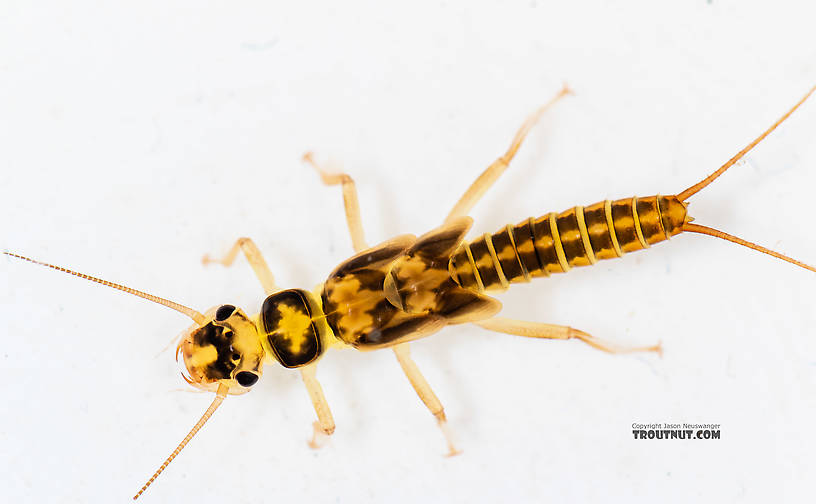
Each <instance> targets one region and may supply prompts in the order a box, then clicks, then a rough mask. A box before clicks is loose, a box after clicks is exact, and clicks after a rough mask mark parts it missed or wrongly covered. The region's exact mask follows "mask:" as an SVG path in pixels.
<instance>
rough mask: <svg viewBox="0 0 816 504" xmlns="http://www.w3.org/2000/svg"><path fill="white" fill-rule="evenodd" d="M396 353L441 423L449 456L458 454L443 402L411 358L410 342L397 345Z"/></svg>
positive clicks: (412, 381)
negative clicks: (449, 429)
mask: <svg viewBox="0 0 816 504" xmlns="http://www.w3.org/2000/svg"><path fill="white" fill-rule="evenodd" d="M394 353H395V354H396V355H397V360H398V361H399V363H400V366H402V370H403V371H404V372H405V376H407V377H408V381H410V382H411V385H412V386H413V387H414V390H415V391H416V393H417V395H418V396H419V398H420V399H422V402H423V403H425V406H427V407H428V409H429V410H430V411H431V414H432V415H433V416H435V417H436V422H437V423H438V424H439V428H440V429H442V434H443V435H444V436H445V441H447V443H448V456H452V455H458V454H459V453H460V452H459V451H458V450H457V449H456V447H455V446H454V445H453V441H452V440H451V436H450V432H448V420H447V418H445V408H443V407H442V403H441V402H439V399H438V398H437V397H436V394H434V391H433V390H432V389H431V386H430V385H428V382H427V381H426V380H425V377H424V376H422V373H421V372H420V371H419V368H418V367H417V365H416V363H415V362H414V359H412V358H411V349H410V348H409V347H408V343H402V344H399V345H397V346H395V347H394Z"/></svg>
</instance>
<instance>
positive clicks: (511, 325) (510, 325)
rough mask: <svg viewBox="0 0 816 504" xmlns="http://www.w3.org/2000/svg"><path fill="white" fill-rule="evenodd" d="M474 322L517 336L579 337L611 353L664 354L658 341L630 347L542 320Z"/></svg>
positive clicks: (494, 319) (502, 319)
mask: <svg viewBox="0 0 816 504" xmlns="http://www.w3.org/2000/svg"><path fill="white" fill-rule="evenodd" d="M474 324H476V325H478V326H481V327H484V328H485V329H488V330H490V331H496V332H500V333H505V334H514V335H516V336H525V337H528V338H546V339H562V340H566V339H572V338H578V339H579V340H581V341H583V342H584V343H586V344H588V345H590V346H592V347H595V348H597V349H598V350H603V351H604V352H609V353H632V352H657V353H658V354H659V355H663V348H662V347H661V346H660V343H659V342H658V343H657V344H656V345H651V346H642V347H630V346H623V345H618V344H616V343H612V342H609V341H604V340H602V339H600V338H596V337H595V336H592V335H590V334H587V333H585V332H584V331H579V330H578V329H573V328H572V327H567V326H561V325H553V324H542V323H540V322H527V321H524V320H513V319H508V318H504V317H493V318H490V319H487V320H482V321H481V322H474Z"/></svg>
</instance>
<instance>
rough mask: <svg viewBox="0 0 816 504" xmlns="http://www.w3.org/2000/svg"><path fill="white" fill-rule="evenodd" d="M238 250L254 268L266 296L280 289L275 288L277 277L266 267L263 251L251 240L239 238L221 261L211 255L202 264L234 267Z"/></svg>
mask: <svg viewBox="0 0 816 504" xmlns="http://www.w3.org/2000/svg"><path fill="white" fill-rule="evenodd" d="M238 250H243V252H244V256H246V259H247V261H248V262H249V265H250V266H252V269H253V271H255V276H257V277H258V280H260V281H261V285H262V286H263V289H264V291H265V292H266V294H267V295H269V294H272V293H273V292H275V291H277V290H278V288H277V287H276V286H275V277H273V276H272V272H271V271H269V266H267V265H266V261H264V258H263V255H261V251H260V250H258V247H257V246H256V245H255V242H253V241H252V240H251V239H250V238H238V241H236V242H235V245H233V246H232V249H230V251H229V252H227V255H225V256H224V257H223V258H221V259H211V258H210V256H209V255H204V257H202V258H201V262H202V263H204V264H205V265H206V264H210V263H214V262H218V263H221V264H223V265H224V266H232V263H233V261H235V257H236V256H237V255H238Z"/></svg>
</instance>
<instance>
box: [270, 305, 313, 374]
mask: <svg viewBox="0 0 816 504" xmlns="http://www.w3.org/2000/svg"><path fill="white" fill-rule="evenodd" d="M315 312H317V313H315ZM322 317H323V313H322V312H320V311H319V308H318V307H315V306H312V304H311V303H309V299H308V293H306V292H305V291H302V290H299V289H289V290H283V291H280V292H276V293H275V294H272V295H271V296H269V297H267V298H266V300H264V303H263V307H262V308H261V324H262V328H263V330H264V334H265V340H266V343H267V344H268V345H269V348H270V349H271V350H272V353H273V354H274V355H275V357H276V358H277V360H278V361H279V362H280V363H281V364H282V365H283V366H285V367H288V368H293V367H299V366H304V365H306V364H308V363H310V362H312V361H313V360H315V359H316V358H317V357H319V356H320V355H321V354H322V353H323V351H324V349H323V334H321V331H320V324H319V323H318V321H319V320H320V319H321V318H322Z"/></svg>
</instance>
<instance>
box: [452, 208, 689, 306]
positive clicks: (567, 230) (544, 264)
mask: <svg viewBox="0 0 816 504" xmlns="http://www.w3.org/2000/svg"><path fill="white" fill-rule="evenodd" d="M685 218H686V206H685V205H684V204H683V203H682V202H681V201H680V200H678V199H677V197H676V196H649V197H645V198H638V197H632V198H627V199H621V200H617V201H609V200H607V201H601V202H599V203H595V204H593V205H590V206H588V207H581V206H578V207H574V208H571V209H569V210H567V211H564V212H561V213H560V214H554V213H550V214H547V215H545V216H543V217H539V218H538V219H535V218H533V217H531V218H529V219H527V220H525V221H523V222H520V223H518V224H516V225H515V226H513V225H511V224H508V225H507V226H506V227H505V228H504V229H501V230H500V231H497V232H496V233H494V234H492V235H489V234H485V235H484V236H482V237H481V238H477V239H476V240H473V241H472V242H470V243H464V244H462V246H461V247H459V249H458V250H457V251H456V252H455V253H454V255H453V256H451V259H450V263H449V269H450V273H451V276H452V277H453V279H454V280H455V281H456V282H457V283H458V284H459V285H461V286H462V287H465V288H469V289H473V290H476V291H484V290H496V289H501V290H503V289H506V288H507V286H508V285H509V284H511V283H516V282H529V281H530V278H531V277H537V276H549V275H550V273H565V272H567V271H569V270H570V269H571V268H573V267H575V266H589V265H591V264H595V263H596V262H597V261H598V259H613V258H616V257H621V256H622V255H623V254H625V253H627V252H632V251H635V250H641V249H644V248H647V247H649V246H650V245H651V244H653V243H657V242H661V241H663V240H667V239H668V238H669V237H671V236H673V235H676V234H678V233H680V232H681V231H682V226H683V222H684V220H685Z"/></svg>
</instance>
